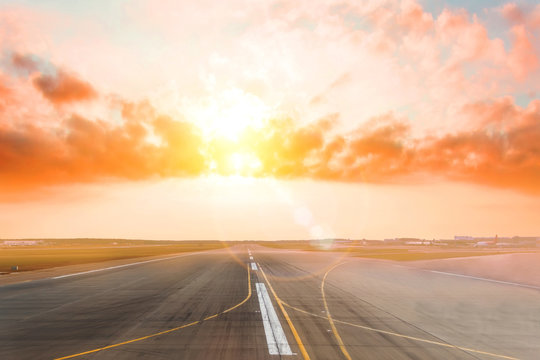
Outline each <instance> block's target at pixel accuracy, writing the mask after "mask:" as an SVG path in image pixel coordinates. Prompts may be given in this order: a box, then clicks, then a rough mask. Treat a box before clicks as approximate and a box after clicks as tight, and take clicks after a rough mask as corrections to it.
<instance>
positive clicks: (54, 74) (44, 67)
mask: <svg viewBox="0 0 540 360" xmlns="http://www.w3.org/2000/svg"><path fill="white" fill-rule="evenodd" d="M11 62H12V65H13V66H14V67H15V69H17V70H18V71H19V72H21V71H22V72H23V74H24V75H31V76H32V77H33V79H32V83H33V85H34V87H35V88H36V89H37V90H39V92H40V93H41V94H42V95H43V96H44V97H45V98H46V99H48V100H49V101H50V102H51V103H53V104H55V105H61V104H65V103H71V102H76V101H85V100H91V99H94V98H96V97H97V95H98V93H97V91H96V90H95V89H94V88H93V87H92V85H90V83H88V82H86V81H84V80H81V79H79V78H78V77H77V76H75V75H74V74H71V73H68V72H67V71H66V70H63V69H59V68H57V67H56V66H54V65H53V64H51V63H49V62H47V61H44V60H42V59H40V58H39V57H37V56H34V55H22V54H19V53H15V54H13V56H12V57H11Z"/></svg>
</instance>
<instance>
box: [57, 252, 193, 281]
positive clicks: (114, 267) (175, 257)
mask: <svg viewBox="0 0 540 360" xmlns="http://www.w3.org/2000/svg"><path fill="white" fill-rule="evenodd" d="M197 254H201V252H195V253H189V254H181V255H176V256H168V257H165V258H159V259H152V260H146V261H138V262H134V263H128V264H122V265H116V266H109V267H106V268H101V269H94V270H88V271H81V272H77V273H73V274H66V275H59V276H55V277H51V278H50V279H52V280H57V279H63V278H67V277H71V276H79V275H85V274H90V273H95V272H100V271H106V270H112V269H120V268H124V267H129V266H134V265H141V264H147V263H152V262H156V261H165V260H171V259H177V258H180V257H184V256H191V255H197Z"/></svg>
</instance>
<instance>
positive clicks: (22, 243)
mask: <svg viewBox="0 0 540 360" xmlns="http://www.w3.org/2000/svg"><path fill="white" fill-rule="evenodd" d="M42 242H43V241H41V240H4V246H32V245H38V244H41V243H42Z"/></svg>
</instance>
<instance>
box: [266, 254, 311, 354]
mask: <svg viewBox="0 0 540 360" xmlns="http://www.w3.org/2000/svg"><path fill="white" fill-rule="evenodd" d="M259 270H261V273H262V275H263V277H264V279H265V280H266V283H267V284H268V287H269V288H270V291H272V295H274V298H275V299H276V302H277V304H278V306H279V308H280V309H281V312H282V313H283V316H284V317H285V320H287V323H288V324H289V327H290V328H291V331H292V333H293V336H294V338H295V340H296V343H297V344H298V347H299V348H300V352H301V353H302V356H303V357H304V359H305V360H309V359H310V357H309V354H308V352H307V350H306V348H305V346H304V343H303V342H302V339H301V338H300V335H298V332H297V331H296V328H295V327H294V325H293V323H292V321H291V318H290V317H289V314H288V313H287V311H286V310H285V308H284V307H283V304H282V301H281V299H280V298H279V297H278V296H277V294H276V292H275V291H274V288H273V287H272V284H271V283H270V281H269V280H268V278H267V277H266V274H265V273H264V270H263V269H262V267H261V265H260V264H259Z"/></svg>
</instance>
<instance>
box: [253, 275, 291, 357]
mask: <svg viewBox="0 0 540 360" xmlns="http://www.w3.org/2000/svg"><path fill="white" fill-rule="evenodd" d="M255 286H256V288H257V297H258V298H259V307H260V308H261V315H262V320H263V326H264V332H265V334H266V342H267V343H268V352H269V353H270V355H293V353H292V351H291V348H290V346H289V343H288V342H287V337H286V336H285V333H284V332H283V328H282V327H281V324H280V323H279V319H278V316H277V314H276V311H275V310H274V306H273V305H272V301H271V300H270V296H268V292H267V291H266V286H265V285H264V284H263V283H256V284H255Z"/></svg>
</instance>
